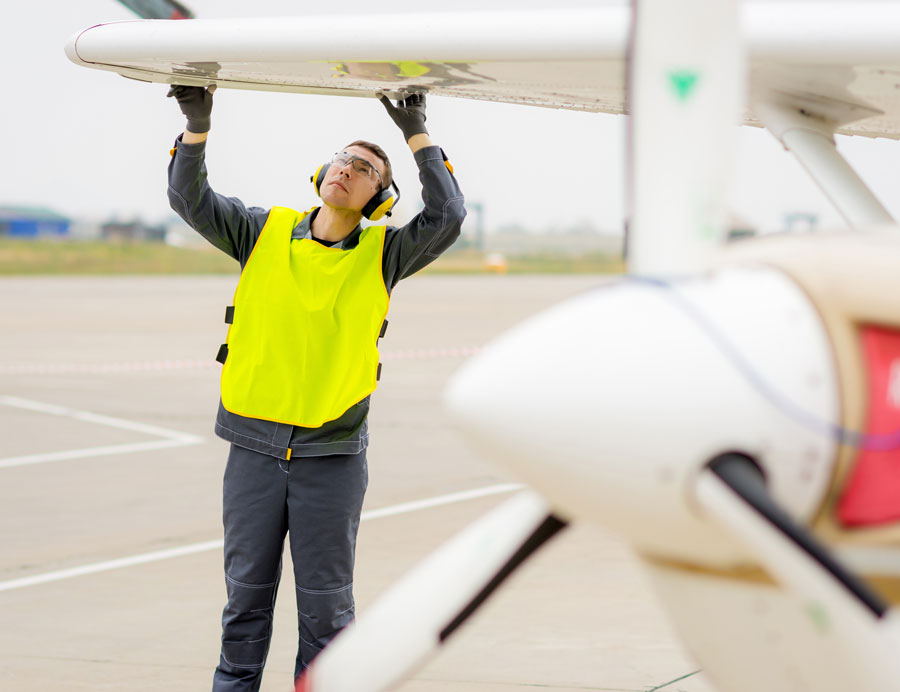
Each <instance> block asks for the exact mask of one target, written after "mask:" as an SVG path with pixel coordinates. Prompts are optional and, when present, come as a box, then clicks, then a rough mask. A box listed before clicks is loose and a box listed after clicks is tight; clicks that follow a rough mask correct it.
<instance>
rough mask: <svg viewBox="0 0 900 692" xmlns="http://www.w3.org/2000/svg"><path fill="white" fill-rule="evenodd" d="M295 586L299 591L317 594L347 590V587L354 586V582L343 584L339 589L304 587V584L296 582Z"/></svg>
mask: <svg viewBox="0 0 900 692" xmlns="http://www.w3.org/2000/svg"><path fill="white" fill-rule="evenodd" d="M294 586H295V587H296V588H297V590H298V591H302V592H303V593H308V594H312V595H314V596H315V595H318V594H328V593H339V592H341V591H346V590H347V589H349V588H351V587H352V586H353V582H350V583H349V584H347V585H346V586H341V587H339V588H337V589H304V588H303V587H302V586H300V585H299V584H296V583H295V584H294Z"/></svg>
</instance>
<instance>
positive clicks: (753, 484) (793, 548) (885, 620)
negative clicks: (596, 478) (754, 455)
mask: <svg viewBox="0 0 900 692" xmlns="http://www.w3.org/2000/svg"><path fill="white" fill-rule="evenodd" d="M695 496H696V499H697V502H698V503H699V505H700V507H701V508H702V510H703V511H704V512H705V514H706V515H707V516H708V517H709V518H710V519H712V520H714V521H716V522H718V523H719V524H720V525H721V526H723V527H725V528H726V529H727V530H728V531H729V533H730V534H731V535H733V536H734V537H735V538H736V539H738V540H739V541H741V542H742V543H744V544H745V545H746V546H747V547H748V548H750V550H751V551H752V554H753V556H754V557H755V558H756V559H757V560H759V561H760V563H761V564H762V565H763V566H764V567H765V569H766V571H767V572H769V574H771V575H772V576H773V577H774V578H775V579H776V580H777V581H779V582H781V584H782V585H783V586H784V587H785V588H786V589H788V590H789V591H790V592H792V593H793V595H794V597H795V598H796V600H797V601H798V607H802V608H803V609H805V610H807V611H808V612H810V613H811V616H814V617H815V619H816V621H818V622H819V623H820V630H821V631H820V634H819V637H820V640H821V641H820V645H821V646H822V648H823V649H825V648H826V647H827V650H828V651H829V652H830V653H829V655H830V656H832V657H835V656H836V657H840V658H842V659H844V660H842V661H841V662H840V665H839V666H838V667H837V668H838V670H839V671H840V675H843V676H844V679H843V680H833V681H832V683H833V685H832V687H829V689H851V688H852V689H860V690H885V692H891V691H892V692H897V691H900V658H898V656H897V647H898V645H900V619H898V614H897V613H896V612H892V611H890V610H889V609H888V607H887V604H886V603H885V602H884V601H882V599H881V597H880V596H879V595H878V594H876V593H874V592H873V591H872V590H871V588H870V587H869V586H868V585H867V584H866V583H865V582H863V581H862V580H861V579H859V578H858V577H857V576H856V575H855V574H853V573H852V572H851V571H850V570H849V569H847V568H846V567H845V566H844V565H842V564H841V563H840V561H838V560H837V559H836V557H835V556H834V555H832V554H831V552H830V551H829V550H828V549H827V547H826V546H825V545H824V544H822V543H821V542H820V541H819V540H818V539H817V538H816V537H815V536H814V535H813V534H812V533H811V532H810V531H808V530H807V529H806V527H805V526H803V525H801V524H799V523H797V522H796V521H795V520H794V519H793V518H792V517H791V516H790V514H788V512H786V511H785V510H784V509H782V508H781V507H780V506H779V504H778V503H777V502H776V501H775V500H774V498H773V497H772V496H771V495H770V493H769V490H768V488H767V487H766V481H765V478H764V476H763V475H762V473H761V472H760V470H759V469H758V468H757V467H756V465H755V464H754V462H752V461H751V460H750V459H748V458H747V457H744V456H740V455H735V454H725V455H722V456H720V457H717V458H716V459H714V460H713V461H712V462H711V463H710V464H709V465H708V466H707V468H706V469H705V470H704V471H702V472H701V473H700V474H699V475H698V477H697V482H696V484H695ZM826 641H828V643H826ZM832 662H833V661H832ZM797 665H798V667H799V666H800V665H801V664H800V662H799V661H798V663H797Z"/></svg>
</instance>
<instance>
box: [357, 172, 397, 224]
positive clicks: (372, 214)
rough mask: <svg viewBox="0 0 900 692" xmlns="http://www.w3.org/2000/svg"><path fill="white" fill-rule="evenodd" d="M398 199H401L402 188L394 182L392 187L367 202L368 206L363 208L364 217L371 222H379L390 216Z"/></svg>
mask: <svg viewBox="0 0 900 692" xmlns="http://www.w3.org/2000/svg"><path fill="white" fill-rule="evenodd" d="M392 188H393V189H392ZM395 191H396V193H397V195H396V197H395V196H394V192H395ZM398 199H400V188H398V187H397V184H396V183H394V182H393V181H392V182H391V187H389V188H388V189H387V190H382V191H381V192H378V193H376V194H375V195H373V196H372V199H370V200H369V201H368V202H366V206H364V207H363V208H362V215H363V216H365V217H366V218H367V219H369V221H378V219H380V218H381V217H382V216H385V215H387V216H390V215H391V209H393V208H394V205H395V204H396V203H397V200H398Z"/></svg>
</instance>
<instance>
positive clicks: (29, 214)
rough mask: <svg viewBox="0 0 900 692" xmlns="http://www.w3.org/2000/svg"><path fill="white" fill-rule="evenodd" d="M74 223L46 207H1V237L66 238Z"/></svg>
mask: <svg viewBox="0 0 900 692" xmlns="http://www.w3.org/2000/svg"><path fill="white" fill-rule="evenodd" d="M71 225H72V222H71V221H70V220H69V219H68V218H66V217H65V216H63V215H62V214H58V213H56V212H55V211H53V210H52V209H47V208H46V207H0V236H2V237H13V238H37V237H38V236H42V237H43V236H65V235H68V234H69V228H70V227H71Z"/></svg>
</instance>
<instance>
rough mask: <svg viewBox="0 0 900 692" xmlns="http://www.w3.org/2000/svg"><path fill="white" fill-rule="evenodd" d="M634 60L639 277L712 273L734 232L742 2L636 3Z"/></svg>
mask: <svg viewBox="0 0 900 692" xmlns="http://www.w3.org/2000/svg"><path fill="white" fill-rule="evenodd" d="M633 6H634V12H635V17H634V22H633V25H632V26H633V28H632V32H633V33H632V42H631V55H630V60H629V80H628V99H629V107H630V111H631V120H630V123H629V126H630V127H629V165H630V171H629V183H630V187H629V190H630V199H629V211H630V214H629V216H630V221H629V229H628V265H629V271H630V272H631V273H633V274H640V275H643V276H677V275H690V274H696V273H698V272H701V271H703V270H705V269H706V268H707V266H708V263H709V258H710V256H711V254H712V253H713V251H714V250H715V248H716V247H717V246H718V245H719V244H720V243H721V241H722V239H723V237H724V234H725V230H726V227H727V216H728V184H729V178H730V175H729V169H730V167H731V161H732V157H733V152H734V149H735V146H736V138H737V126H738V123H739V122H740V117H741V115H742V102H743V98H744V92H745V82H746V79H745V75H744V68H743V57H742V51H741V44H740V36H739V26H738V18H739V17H738V15H739V3H738V2H736V1H734V0H727V1H726V0H712V1H710V0H679V2H672V0H636V1H635V2H634V3H633Z"/></svg>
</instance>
